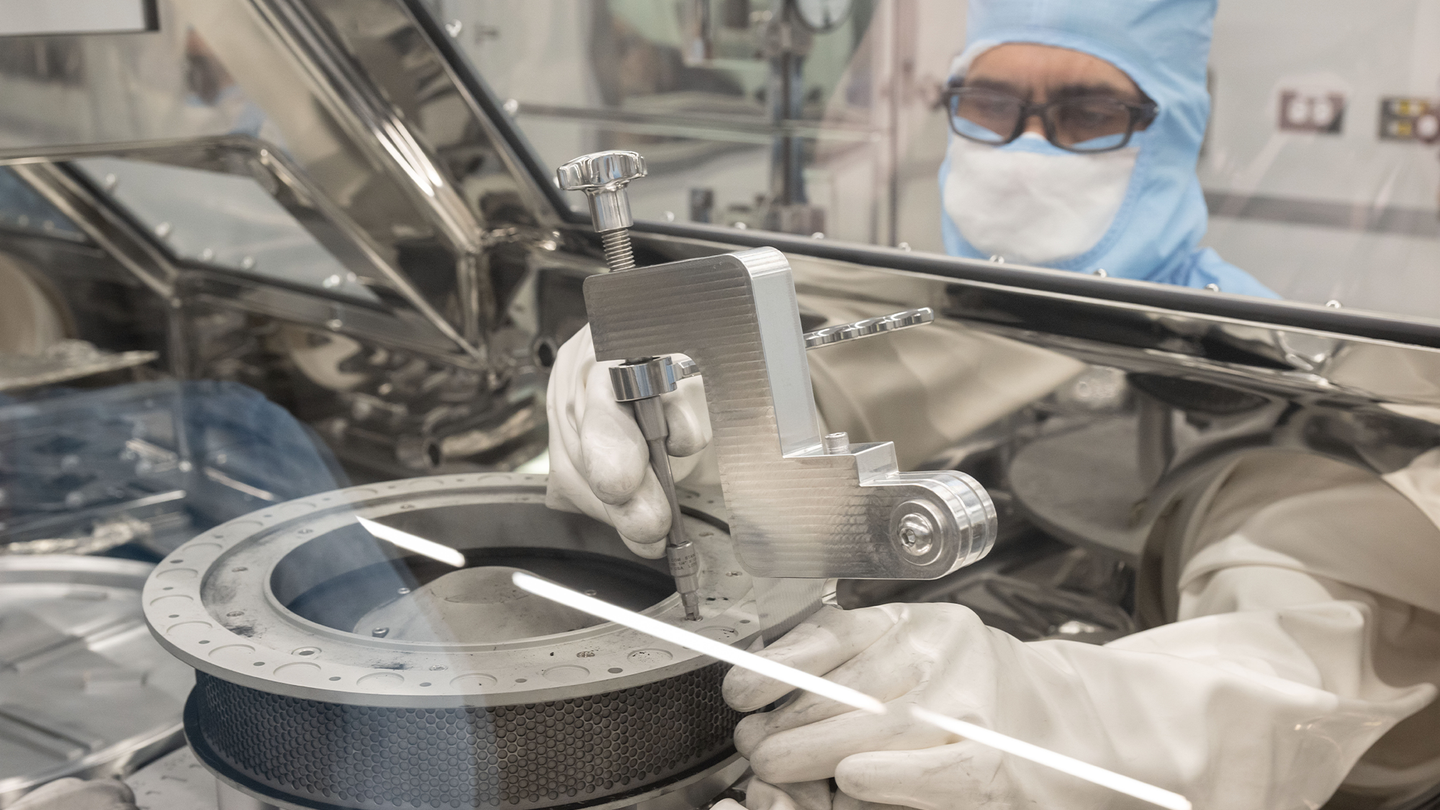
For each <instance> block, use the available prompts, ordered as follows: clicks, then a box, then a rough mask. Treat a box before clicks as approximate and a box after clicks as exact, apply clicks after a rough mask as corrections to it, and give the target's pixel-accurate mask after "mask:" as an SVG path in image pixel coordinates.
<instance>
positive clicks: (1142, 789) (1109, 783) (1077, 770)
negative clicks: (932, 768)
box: [910, 706, 1190, 810]
mask: <svg viewBox="0 0 1440 810" xmlns="http://www.w3.org/2000/svg"><path fill="white" fill-rule="evenodd" d="M910 715H911V716H912V717H914V718H915V719H916V720H921V721H923V722H926V723H929V724H930V725H932V726H935V727H937V728H941V729H944V730H945V731H948V732H950V733H951V734H957V735H959V736H961V737H964V738H965V739H967V740H971V741H973V742H977V743H980V744H981V745H988V746H989V747H991V748H994V749H996V750H999V751H1004V752H1005V753H1007V754H1014V755H1015V756H1017V757H1021V758H1022V759H1028V760H1030V761H1031V762H1038V763H1040V764H1041V765H1045V766H1047V767H1050V768H1054V769H1055V770H1057V771H1060V772H1062V773H1068V774H1071V775H1072V776H1078V777H1080V778H1081V779H1084V780H1086V781H1087V782H1094V783H1095V784H1097V785H1100V786H1102V787H1107V788H1110V789H1111V790H1113V791H1116V792H1118V793H1124V794H1125V795H1127V796H1134V797H1135V798H1137V799H1140V800H1142V801H1147V802H1149V803H1151V804H1156V805H1159V806H1161V807H1166V808H1169V809H1170V810H1190V800H1189V799H1187V798H1185V797H1184V796H1181V795H1180V794H1179V793H1173V792H1171V791H1168V790H1165V789H1164V788H1158V787H1155V786H1154V785H1151V784H1149V783H1146V782H1141V781H1140V780H1139V779H1131V778H1130V777H1128V776H1124V775H1122V774H1118V773H1115V772H1114V771H1107V770H1105V769H1104V768H1101V767H1100V766H1098V765H1091V764H1090V763H1088V762H1081V761H1080V760H1078V759H1075V758H1074V757H1067V756H1065V755H1064V754H1061V753H1059V752H1056V751H1051V750H1050V749H1049V748H1041V747H1040V746H1038V745H1032V744H1030V743H1027V742H1025V741H1024V740H1017V739H1015V738H1014V737H1010V736H1008V735H1005V734H1001V733H1000V732H998V731H992V730H990V729H988V728H985V727H983V726H977V725H975V724H974V723H967V722H965V721H964V720H956V719H955V718H953V717H946V716H945V715H943V714H936V713H935V712H932V711H930V710H929V709H922V708H920V707H919V706H912V707H910Z"/></svg>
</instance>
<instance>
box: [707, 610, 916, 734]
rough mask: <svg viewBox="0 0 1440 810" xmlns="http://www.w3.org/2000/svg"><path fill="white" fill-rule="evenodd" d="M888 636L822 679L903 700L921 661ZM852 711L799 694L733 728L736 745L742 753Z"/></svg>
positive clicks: (883, 697)
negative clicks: (785, 734) (768, 738)
mask: <svg viewBox="0 0 1440 810" xmlns="http://www.w3.org/2000/svg"><path fill="white" fill-rule="evenodd" d="M894 635H895V634H894V633H891V634H889V635H887V636H885V637H883V638H881V640H880V641H878V642H876V643H875V644H874V645H872V646H870V647H869V648H867V649H865V650H864V651H862V652H861V653H860V654H859V655H857V656H855V657H854V658H852V659H850V660H849V661H846V662H845V663H844V664H841V665H840V666H839V667H836V668H835V669H833V670H831V671H830V672H829V673H827V674H826V675H825V679H826V680H828V681H831V682H833V683H837V684H840V685H842V686H848V687H850V688H852V689H855V690H857V691H859V692H862V693H864V694H867V695H869V696H871V697H873V698H876V699H877V700H881V701H884V702H889V701H892V700H895V699H897V698H901V697H904V696H905V695H906V694H907V693H909V692H911V691H912V690H914V689H915V688H916V687H917V686H919V685H920V684H921V682H922V681H923V680H924V673H925V670H926V667H925V664H924V662H923V661H917V660H916V659H915V655H914V653H913V651H910V650H908V649H904V648H903V645H902V644H896V643H894V641H893V639H892V637H893V636H894ZM851 711H853V709H852V708H851V707H850V706H848V705H845V704H843V703H837V702H836V701H833V700H830V699H829V698H825V697H821V696H819V695H816V694H814V693H811V692H801V693H800V694H798V695H796V696H795V698H794V699H793V700H791V701H789V702H787V703H785V704H784V705H782V706H780V707H779V708H777V709H775V710H773V711H769V712H762V713H759V714H752V715H750V716H748V717H746V718H744V719H742V720H741V721H740V723H739V724H738V725H737V726H736V727H735V745H736V747H737V749H738V750H740V751H741V753H747V752H749V751H751V750H753V749H754V748H755V747H757V746H758V745H759V744H760V743H761V742H763V741H764V740H765V738H767V737H770V736H771V735H774V734H778V733H780V732H782V731H788V730H790V729H793V728H801V727H803V726H809V725H812V724H814V723H818V722H820V721H821V720H829V719H830V718H832V717H838V716H840V715H842V714H847V713H849V712H851Z"/></svg>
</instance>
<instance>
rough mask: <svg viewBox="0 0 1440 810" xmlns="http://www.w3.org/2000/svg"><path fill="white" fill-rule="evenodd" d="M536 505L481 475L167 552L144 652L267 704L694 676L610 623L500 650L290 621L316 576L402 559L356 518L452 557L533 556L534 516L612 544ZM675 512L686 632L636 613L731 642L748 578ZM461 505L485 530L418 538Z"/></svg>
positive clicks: (518, 693) (362, 701)
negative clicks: (696, 568)
mask: <svg viewBox="0 0 1440 810" xmlns="http://www.w3.org/2000/svg"><path fill="white" fill-rule="evenodd" d="M544 497H545V477H544V476H539V475H519V474H496V473H487V474H473V475H449V476H437V477H430V478H417V479H410V480H404V481H395V482H388V483H381V484H372V485H368V486H358V487H351V488H349V489H344V490H337V491H334V492H328V493H322V494H320V495H315V496H310V497H307V498H302V499H299V500H295V501H291V502H288V503H284V504H279V505H276V506H274V507H270V508H266V509H263V510H260V511H258V512H255V513H252V514H250V515H246V516H244V517H242V518H239V519H236V520H232V521H230V522H228V523H225V524H222V525H221V526H218V527H216V528H215V529H213V530H211V531H208V532H206V533H204V534H202V535H200V536H199V537H196V538H195V539H193V540H191V541H190V542H188V543H186V544H185V545H183V546H181V547H180V548H178V549H176V550H175V551H174V552H172V553H171V554H170V556H168V557H167V558H166V559H165V560H163V561H162V562H161V563H160V564H159V566H157V568H156V570H155V572H154V574H152V575H151V577H150V579H149V581H148V582H147V583H146V585H145V589H144V594H143V600H144V610H145V616H146V619H147V621H148V622H149V623H150V627H151V630H152V632H153V633H154V634H155V636H156V638H158V639H159V641H160V643H161V644H162V645H163V646H165V647H166V648H167V649H168V650H169V651H170V652H171V653H173V654H174V655H175V656H177V657H178V658H180V659H181V660H182V661H184V662H185V663H187V664H189V665H191V666H193V667H195V668H196V669H197V670H199V671H200V672H203V673H206V674H209V675H213V676H215V677H216V678H219V679H221V680H224V681H228V682H230V683H233V684H238V685H241V686H246V687H250V688H252V689H256V690H260V691H263V692H268V693H271V694H275V695H284V696H288V697H293V698H301V699H306V700H314V701H323V702H329V703H341V704H352V705H364V706H383V707H413V708H440V707H457V706H513V705H517V704H530V703H541V702H546V701H556V700H565V699H569V698H576V697H583V696H589V695H595V694H598V693H604V692H611V691H616V690H623V689H627V688H630V687H636V686H641V685H644V684H650V683H654V682H656V681H659V680H662V679H666V678H673V677H675V676H678V675H682V674H684V673H687V672H691V671H693V670H696V669H699V668H701V667H705V666H707V665H710V664H711V663H712V662H711V661H710V660H709V659H707V658H705V657H703V656H699V655H696V654H695V653H692V652H690V651H689V650H686V649H684V648H681V647H678V646H675V645H672V644H669V643H666V642H663V641H659V640H657V639H654V638H651V637H649V636H646V635H644V634H642V633H639V632H637V631H634V630H630V629H628V628H624V627H620V626H618V625H614V624H610V623H601V624H596V625H594V626H590V627H583V628H580V629H576V630H571V631H568V632H561V633H555V634H551V635H547V636H540V637H533V638H523V639H518V640H513V641H498V642H487V643H463V642H458V641H456V642H446V641H433V640H428V641H416V640H407V639H405V638H396V637H394V636H385V637H375V636H374V635H369V634H366V635H362V634H359V633H356V632H350V630H349V629H340V628H338V627H336V626H333V625H334V622H331V623H330V624H326V623H322V622H320V621H316V620H314V619H313V618H307V617H306V616H305V615H301V612H297V611H296V610H292V609H291V606H294V605H296V604H297V600H299V599H300V598H301V597H303V596H304V594H305V593H307V592H309V591H311V590H313V589H315V588H316V587H317V586H320V585H323V584H324V583H323V582H321V581H320V580H321V579H322V578H330V579H332V580H333V579H334V578H337V577H339V578H342V581H343V577H345V576H347V575H355V576H359V575H361V574H363V573H364V572H365V571H367V570H372V569H374V568H376V567H379V568H383V569H387V570H388V569H392V568H395V567H396V566H403V565H404V563H403V562H402V560H403V558H405V557H406V556H407V555H406V553H405V552H402V551H400V550H399V549H396V548H394V547H392V546H390V545H389V544H387V543H384V542H381V541H378V540H375V539H374V538H372V537H371V536H370V535H369V533H368V532H364V530H363V529H361V528H360V527H359V526H358V524H357V521H356V518H357V516H363V517H366V518H369V519H371V520H376V521H379V522H381V523H386V524H387V525H391V526H393V527H394V528H399V529H402V530H406V531H411V532H413V533H415V534H417V535H420V536H422V537H427V539H430V540H434V541H436V542H440V543H443V544H446V545H449V546H452V547H454V548H457V549H460V550H461V551H462V552H474V551H478V550H483V549H484V548H486V547H488V546H493V545H495V544H496V543H497V542H499V543H501V544H504V545H508V546H512V547H517V548H528V547H532V546H535V545H537V544H538V545H540V546H543V544H544V542H545V537H544V534H545V532H544V531H543V527H539V526H536V525H535V524H534V520H535V519H536V518H542V519H544V520H558V521H570V522H572V523H575V524H577V525H578V524H581V523H584V524H589V525H590V526H593V527H601V529H602V530H603V531H604V532H606V533H608V534H609V535H611V536H613V534H614V533H613V530H611V529H609V528H608V527H603V525H602V524H599V523H597V522H595V521H591V520H590V519H589V518H584V517H582V516H578V515H570V514H568V513H561V512H552V511H550V510H546V509H545V508H544V505H543V504H544ZM680 500H681V506H682V508H683V509H684V510H685V512H686V522H687V526H686V530H687V534H688V535H689V536H690V537H691V538H693V539H694V541H695V545H696V547H697V550H698V552H699V555H700V561H701V567H700V585H701V590H702V593H703V594H704V595H705V598H704V599H702V600H701V605H700V607H701V619H700V620H698V621H694V622H691V621H686V620H685V619H684V611H683V608H682V606H681V604H680V600H679V597H678V596H675V595H674V594H671V595H669V596H668V597H666V598H664V599H663V600H661V601H660V602H659V603H657V604H654V605H652V606H650V607H648V608H646V609H644V610H642V612H643V613H645V614H646V615H649V616H652V617H654V618H658V619H660V620H662V621H666V622H670V623H673V624H676V625H678V626H681V627H684V628H686V629H688V630H692V631H694V632H697V633H700V634H702V635H705V636H708V637H710V638H714V639H718V640H722V641H726V642H729V643H734V644H744V643H747V642H748V641H749V640H751V639H752V638H754V637H755V636H756V635H758V633H759V629H760V628H759V622H758V618H757V612H756V609H755V603H754V600H753V596H752V595H751V591H750V577H749V576H748V575H746V574H744V572H743V570H742V569H741V567H740V565H739V563H738V562H737V561H736V559H735V557H734V555H733V553H732V551H731V545H730V541H729V536H728V533H727V531H726V529H725V527H724V523H723V519H722V515H723V508H724V507H723V504H722V503H721V502H720V500H719V498H718V497H713V496H711V497H707V496H701V495H697V494H695V493H690V492H686V491H683V490H682V491H681V492H680ZM477 506H478V507H483V509H484V511H483V513H482V512H476V513H474V514H475V515H477V516H478V515H480V514H483V515H484V516H485V517H483V518H478V517H477V518H476V519H474V520H472V521H471V523H470V524H469V525H467V526H465V527H464V529H465V530H464V531H460V532H450V533H448V535H447V536H432V535H435V534H436V533H435V532H434V531H433V528H434V527H433V525H432V524H428V523H427V520H430V519H432V518H433V516H435V515H437V514H440V513H441V512H444V511H445V510H450V511H452V512H453V511H454V510H456V509H457V508H459V509H461V510H462V512H463V508H465V507H477ZM427 525H430V526H431V529H432V531H431V532H430V533H429V535H427V531H426V527H427ZM588 531H591V533H592V535H593V534H594V530H593V529H592V530H588ZM597 538H598V535H596V536H591V535H583V536H582V538H581V539H582V546H585V544H590V545H589V546H587V547H589V548H592V549H598V545H597V544H598V543H599V542H600V541H599V539H597ZM609 542H612V543H618V537H617V538H614V539H613V541H609ZM620 548H621V549H622V553H624V552H623V547H620ZM582 551H583V549H582ZM412 559H413V558H412ZM632 559H636V558H632ZM658 565H661V566H663V562H661V563H658ZM662 570H663V569H662ZM302 612H303V611H302ZM351 629H353V628H351Z"/></svg>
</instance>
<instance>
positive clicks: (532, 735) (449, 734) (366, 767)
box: [186, 664, 741, 810]
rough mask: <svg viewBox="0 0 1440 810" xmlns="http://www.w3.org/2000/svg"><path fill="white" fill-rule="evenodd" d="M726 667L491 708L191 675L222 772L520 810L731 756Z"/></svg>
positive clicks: (379, 803)
mask: <svg viewBox="0 0 1440 810" xmlns="http://www.w3.org/2000/svg"><path fill="white" fill-rule="evenodd" d="M723 676H724V665H721V664H713V665H711V666H708V667H704V668H701V669H698V670H694V671H692V672H688V673H685V674H684V675H679V676H677V677H674V678H670V679H667V680H663V681H657V682H655V683H650V684H645V685H644V686H637V687H633V688H630V689H622V690H619V691H615V692H606V693H604V694H600V695H592V696H589V697H581V698H573V699H570V700H560V701H554V702H551V703H529V704H524V705H518V706H500V707H493V708H461V707H457V708H453V709H396V708H381V707H373V706H351V705H344V704H337V703H322V702H320V701H313V700H302V699H298V698H292V697H285V696H282V695H272V694H269V693H267V692H261V691H258V690H254V689H250V688H248V687H244V686H237V685H235V684H232V683H229V682H227V681H222V680H220V679H218V678H215V677H212V676H209V675H205V674H204V673H196V685H195V690H196V691H195V695H194V698H193V705H194V708H195V713H194V715H193V717H194V719H195V723H194V725H195V726H196V727H195V728H188V727H187V729H186V731H187V733H189V734H190V735H192V736H194V735H196V734H199V735H201V736H202V737H203V738H204V742H205V744H207V745H208V746H209V747H210V748H212V749H213V750H214V751H215V753H216V754H217V755H218V756H219V757H221V758H222V759H224V760H225V762H226V764H227V765H229V766H230V767H232V768H235V769H236V770H238V771H239V772H241V773H243V774H245V775H246V776H248V777H250V778H251V779H254V780H255V781H257V782H260V783H262V784H264V785H268V786H269V787H272V788H274V789H277V790H280V791H282V792H284V793H287V794H289V795H292V796H295V797H298V798H302V799H309V800H312V801H319V802H324V803H326V804H332V805H340V806H343V807H351V808H362V809H363V810H380V809H381V808H387V809H391V810H393V808H399V807H404V808H436V810H439V808H497V809H498V810H528V809H529V808H544V807H555V806H560V805H569V804H575V803H577V802H586V803H588V802H593V801H599V800H602V799H605V798H607V797H610V796H613V795H618V794H625V793H631V792H634V791H635V790H637V789H639V788H643V787H645V786H647V785H651V784H654V783H657V782H661V781H664V780H665V779H666V778H668V777H671V776H675V775H678V774H681V773H684V772H685V771H687V770H689V769H691V768H693V767H695V766H696V765H699V764H701V763H703V762H705V761H706V760H708V759H710V758H712V757H714V756H715V755H717V754H719V753H720V752H722V751H723V750H725V749H726V748H728V747H729V746H730V741H731V735H732V733H733V732H734V730H735V724H736V723H737V722H739V720H740V717H741V714H740V713H738V712H735V711H734V710H732V709H730V708H729V707H728V706H726V705H725V702H724V701H723V700H721V698H720V681H721V678H722V677H723Z"/></svg>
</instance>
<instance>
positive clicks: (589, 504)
mask: <svg viewBox="0 0 1440 810" xmlns="http://www.w3.org/2000/svg"><path fill="white" fill-rule="evenodd" d="M559 432H560V431H558V430H556V429H555V428H554V423H553V422H552V423H551V433H550V474H549V475H548V476H547V477H546V479H545V505H546V506H548V507H550V508H551V509H557V510H559V511H562V512H579V513H581V514H584V515H589V516H590V517H592V518H595V519H596V520H599V521H602V522H604V523H611V522H612V521H611V518H610V513H609V511H608V510H607V508H606V506H605V504H603V503H601V502H600V499H599V498H597V497H595V493H594V491H592V490H591V489H590V484H589V483H587V482H586V481H585V476H584V475H582V474H581V472H580V471H579V470H577V469H575V461H574V457H573V456H571V455H570V454H569V453H566V452H564V448H563V447H559V448H557V446H556V444H557V441H556V436H557V434H558V433H559Z"/></svg>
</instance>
